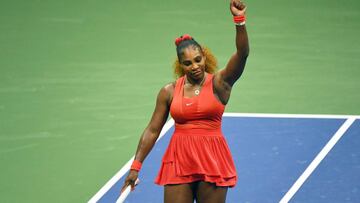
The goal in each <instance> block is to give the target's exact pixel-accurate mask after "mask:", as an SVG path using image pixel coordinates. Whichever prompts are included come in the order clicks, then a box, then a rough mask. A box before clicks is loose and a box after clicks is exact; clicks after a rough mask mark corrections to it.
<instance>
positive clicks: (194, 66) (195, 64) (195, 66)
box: [191, 63, 199, 70]
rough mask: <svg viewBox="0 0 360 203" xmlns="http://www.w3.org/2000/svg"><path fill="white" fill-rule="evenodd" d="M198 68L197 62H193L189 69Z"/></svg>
mask: <svg viewBox="0 0 360 203" xmlns="http://www.w3.org/2000/svg"><path fill="white" fill-rule="evenodd" d="M198 68H199V64H197V63H194V64H193V65H192V67H191V70H196V69H198Z"/></svg>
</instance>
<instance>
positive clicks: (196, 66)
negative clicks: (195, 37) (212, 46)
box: [180, 46, 206, 80]
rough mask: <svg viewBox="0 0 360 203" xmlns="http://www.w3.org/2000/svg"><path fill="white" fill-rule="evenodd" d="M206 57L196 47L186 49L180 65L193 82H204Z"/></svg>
mask: <svg viewBox="0 0 360 203" xmlns="http://www.w3.org/2000/svg"><path fill="white" fill-rule="evenodd" d="M205 60H206V58H205V56H204V55H203V53H202V51H201V50H200V49H199V48H198V47H196V46H189V47H186V48H184V51H183V54H182V55H181V57H180V65H181V67H182V68H183V70H184V73H185V75H186V76H187V77H191V79H193V80H202V79H203V77H204V74H205Z"/></svg>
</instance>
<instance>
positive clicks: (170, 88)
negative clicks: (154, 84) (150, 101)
mask: <svg viewBox="0 0 360 203" xmlns="http://www.w3.org/2000/svg"><path fill="white" fill-rule="evenodd" d="M174 89H175V82H171V83H168V84H166V85H164V86H163V87H162V88H161V90H160V92H159V95H158V98H159V99H160V100H163V101H166V103H167V104H168V105H170V104H171V101H172V97H173V93H174Z"/></svg>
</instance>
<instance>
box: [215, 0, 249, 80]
mask: <svg viewBox="0 0 360 203" xmlns="http://www.w3.org/2000/svg"><path fill="white" fill-rule="evenodd" d="M230 11H231V13H232V15H233V16H245V11H246V6H245V4H244V3H243V2H241V1H240V0H231V2H230ZM235 28H236V38H235V43H236V52H235V53H234V54H233V55H232V56H231V58H230V60H229V62H228V64H227V65H226V67H225V68H224V69H222V70H221V71H220V72H219V74H220V79H221V80H223V81H224V82H225V83H227V85H229V86H230V87H232V86H233V84H234V83H235V82H236V81H237V79H239V78H240V76H241V74H242V73H243V71H244V67H245V63H246V59H247V57H248V55H249V41H248V36H247V32H246V27H245V24H243V25H235Z"/></svg>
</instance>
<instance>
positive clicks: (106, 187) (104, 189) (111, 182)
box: [88, 113, 360, 203]
mask: <svg viewBox="0 0 360 203" xmlns="http://www.w3.org/2000/svg"><path fill="white" fill-rule="evenodd" d="M223 116H224V117H254V118H320V119H323V118H328V119H349V118H351V119H354V120H355V119H360V115H323V114H271V113H224V115H223ZM173 125H174V120H173V119H170V120H168V121H167V122H166V123H165V125H164V127H163V129H162V131H161V133H160V135H159V138H158V140H157V141H159V139H160V138H161V137H163V136H164V135H165V133H166V132H167V131H168V130H169V129H170V128H171V127H172V126H173ZM334 136H335V135H334ZM133 160H134V156H133V157H131V159H130V160H129V161H128V162H127V163H126V164H125V165H124V166H123V167H122V168H121V169H120V171H118V172H117V173H116V174H115V175H114V176H113V177H112V178H111V179H110V180H109V181H108V182H107V183H106V184H105V185H104V186H103V187H102V188H101V189H100V190H99V192H97V193H96V194H95V195H94V196H93V197H92V198H91V199H90V200H89V201H88V203H96V202H97V201H99V199H100V198H101V197H102V196H103V195H104V194H105V193H106V192H107V191H108V190H109V189H110V188H111V187H112V186H113V185H114V184H115V183H116V182H117V181H118V180H120V179H121V177H122V176H123V175H124V174H125V173H126V172H127V171H129V169H130V166H131V163H132V161H133ZM119 193H120V191H119Z"/></svg>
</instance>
